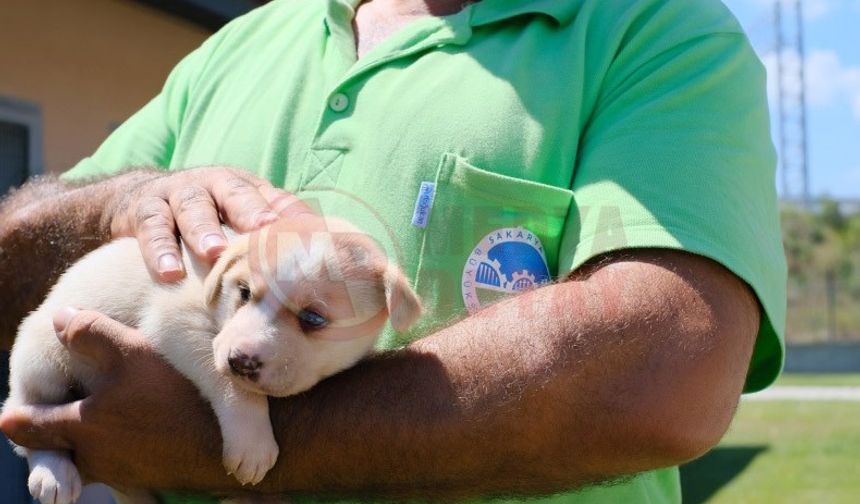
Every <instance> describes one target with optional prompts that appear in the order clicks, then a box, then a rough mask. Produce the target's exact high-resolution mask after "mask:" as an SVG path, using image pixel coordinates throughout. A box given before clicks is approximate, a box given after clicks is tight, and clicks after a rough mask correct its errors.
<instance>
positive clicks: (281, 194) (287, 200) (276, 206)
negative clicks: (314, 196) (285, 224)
mask: <svg viewBox="0 0 860 504" xmlns="http://www.w3.org/2000/svg"><path fill="white" fill-rule="evenodd" d="M260 193H262V195H263V197H264V198H266V201H268V202H269V206H270V207H271V208H272V210H274V211H275V213H276V214H277V215H278V217H279V218H290V217H296V216H298V215H301V214H306V213H310V214H312V213H315V212H314V211H313V209H311V207H310V206H308V204H307V203H305V202H304V201H302V200H301V199H300V198H299V197H298V196H296V195H295V194H293V193H291V192H289V191H285V190H283V189H277V188H275V187H271V186H269V187H264V188H262V189H261V190H260Z"/></svg>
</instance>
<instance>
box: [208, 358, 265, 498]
mask: <svg viewBox="0 0 860 504" xmlns="http://www.w3.org/2000/svg"><path fill="white" fill-rule="evenodd" d="M214 381H215V380H213V382H214ZM218 381H220V382H221V383H220V390H218V391H212V392H213V393H214V395H215V396H214V397H212V396H210V397H209V401H210V402H211V404H212V409H213V410H214V411H215V416H217V417H218V424H219V425H220V427H221V437H222V438H223V440H224V448H223V462H224V468H225V469H227V473H228V474H232V475H233V476H234V477H235V478H236V479H237V480H238V481H239V482H240V483H242V484H243V485H245V484H248V483H250V484H252V485H256V484H257V483H259V482H260V481H262V480H263V477H264V476H265V475H266V473H267V472H269V469H271V468H272V467H273V466H274V465H275V462H276V461H277V460H278V443H277V441H275V435H274V433H273V432H272V421H271V420H270V419H269V402H268V400H267V398H266V396H264V395H261V394H254V393H251V392H246V391H244V390H241V389H237V388H236V387H235V386H234V385H233V384H232V382H231V381H230V380H229V379H227V378H224V377H223V376H221V375H220V374H218Z"/></svg>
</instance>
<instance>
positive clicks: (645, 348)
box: [261, 258, 758, 499]
mask: <svg viewBox="0 0 860 504" xmlns="http://www.w3.org/2000/svg"><path fill="white" fill-rule="evenodd" d="M696 260H698V261H705V260H704V259H701V258H698V259H696ZM708 267H710V268H714V269H715V268H719V267H718V266H716V265H713V264H711V265H709V266H708ZM642 268H644V269H646V270H648V271H645V272H639V273H637V269H639V270H641V269H642ZM610 270H611V268H610V269H607V271H605V272H603V273H601V275H600V278H596V279H593V280H589V281H583V282H567V283H564V284H559V285H554V286H550V287H546V288H542V289H539V290H537V291H534V292H531V293H527V294H524V295H522V296H520V297H518V298H515V299H511V300H508V301H505V302H502V303H499V304H498V305H496V306H494V307H491V308H489V309H486V310H485V311H483V312H482V313H481V314H479V315H478V316H473V317H470V318H468V319H466V320H464V321H462V322H460V323H458V324H455V325H453V326H451V327H450V328H448V329H445V330H443V331H441V332H439V333H437V334H435V335H432V336H430V337H428V338H425V339H423V340H421V341H419V342H417V343H416V344H414V345H412V346H411V347H409V348H407V349H403V350H399V351H393V352H390V353H387V354H383V355H380V356H378V357H376V358H373V359H371V360H369V361H367V362H365V363H363V364H361V365H360V366H358V367H356V368H355V369H353V370H350V371H347V372H345V373H343V374H341V375H338V376H336V377H334V378H332V379H329V380H327V381H325V382H323V383H321V384H320V385H318V386H317V387H316V388H314V389H312V390H311V391H310V392H309V393H306V394H304V395H303V396H300V397H297V398H293V399H287V400H283V401H273V409H272V416H273V422H274V425H275V432H276V433H277V435H278V436H279V442H280V444H281V447H282V449H281V458H280V460H279V462H278V465H277V466H276V467H275V468H274V469H273V472H272V473H271V474H270V475H269V476H268V477H267V478H266V480H265V481H264V482H263V486H262V487H261V489H263V490H268V491H273V492H279V491H285V490H288V491H292V492H298V493H309V494H317V495H319V494H329V495H332V496H338V495H346V496H350V497H362V496H364V497H391V498H406V497H431V498H433V497H435V498H441V499H459V498H468V497H476V496H489V495H535V494H547V493H552V492H556V491H562V490H570V489H574V488H580V487H583V486H586V485H588V484H591V483H594V482H599V481H604V480H608V479H613V478H616V477H618V476H621V475H628V474H633V473H636V472H640V471H643V470H648V469H654V468H658V467H663V466H669V465H674V464H677V463H679V462H681V461H684V460H686V459H689V458H692V457H694V456H696V455H698V454H699V453H701V452H703V451H704V450H706V449H708V448H709V447H710V446H711V445H712V444H714V443H716V441H717V440H718V439H719V437H720V435H721V434H722V432H723V430H724V429H725V428H726V427H727V425H728V422H729V420H730V418H731V414H732V411H733V408H734V406H735V404H736V401H737V397H738V395H739V394H740V390H741V388H742V385H743V379H744V376H745V372H746V367H747V365H748V362H749V356H750V353H751V349H752V341H753V340H754V335H755V332H756V329H757V324H758V319H757V306H756V305H755V301H754V300H753V298H752V296H751V295H750V294H749V292H748V290H747V289H746V287H745V286H743V284H742V283H741V282H740V281H738V280H737V279H736V278H734V277H731V275H730V274H728V273H727V272H722V273H719V274H720V275H723V274H724V276H725V277H731V278H728V279H726V278H722V279H719V280H718V281H712V280H705V281H702V282H703V283H710V285H704V284H703V283H702V282H700V283H698V284H697V282H698V281H697V280H694V279H692V278H693V277H695V276H696V275H697V274H698V273H701V272H697V273H694V272H688V273H687V274H686V276H687V277H689V278H681V275H680V274H679V273H677V272H669V271H667V270H662V269H661V268H658V267H657V266H655V265H651V264H648V265H645V266H643V267H636V266H634V267H632V268H626V269H625V268H619V269H618V270H617V271H616V272H612V271H610ZM637 275H638V276H637ZM595 276H597V275H595ZM702 277H705V278H708V275H705V274H703V275H702ZM715 282H716V283H721V282H722V286H723V287H726V288H725V289H721V290H720V291H719V293H717V294H710V295H705V294H702V291H705V292H708V290H707V289H708V288H711V287H713V286H714V285H713V284H714V283H715ZM724 298H728V299H724ZM730 333H732V334H730ZM734 333H736V334H737V335H736V336H735V335H734ZM723 334H725V335H726V336H725V338H724V339H723V338H722V336H721V335H723Z"/></svg>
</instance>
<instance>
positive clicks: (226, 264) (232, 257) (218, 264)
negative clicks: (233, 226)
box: [203, 236, 248, 306]
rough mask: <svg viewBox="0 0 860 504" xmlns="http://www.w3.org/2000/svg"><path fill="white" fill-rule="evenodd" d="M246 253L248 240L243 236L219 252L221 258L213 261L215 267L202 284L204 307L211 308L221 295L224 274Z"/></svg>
mask: <svg viewBox="0 0 860 504" xmlns="http://www.w3.org/2000/svg"><path fill="white" fill-rule="evenodd" d="M247 253H248V239H247V238H246V237H244V236H242V237H239V238H238V239H237V240H236V241H235V242H233V243H231V244H230V246H229V247H227V249H226V250H225V251H224V252H221V256H220V257H218V260H217V261H215V265H214V266H212V269H211V270H209V274H208V275H206V280H204V282H203V292H204V293H205V296H206V297H205V298H204V300H205V302H206V306H212V304H213V303H214V302H215V300H216V299H218V296H219V295H220V294H221V283H222V282H221V280H222V278H223V277H224V273H227V272H228V271H229V270H230V268H232V267H233V266H234V265H235V264H236V263H237V262H238V261H239V260H240V259H241V258H242V257H244V256H245V255H246V254H247Z"/></svg>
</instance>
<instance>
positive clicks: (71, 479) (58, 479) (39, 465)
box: [27, 450, 81, 504]
mask: <svg viewBox="0 0 860 504" xmlns="http://www.w3.org/2000/svg"><path fill="white" fill-rule="evenodd" d="M27 458H28V460H29V461H30V477H29V478H28V480H27V486H28V487H29V489H30V495H32V496H33V498H34V499H39V502H41V503H42V504H71V503H72V502H75V501H76V500H78V497H80V496H81V476H80V475H79V474H78V469H77V467H75V464H74V462H72V459H71V458H70V457H69V455H68V453H65V452H59V451H48V450H32V451H30V453H29V456H28V457H27Z"/></svg>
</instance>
